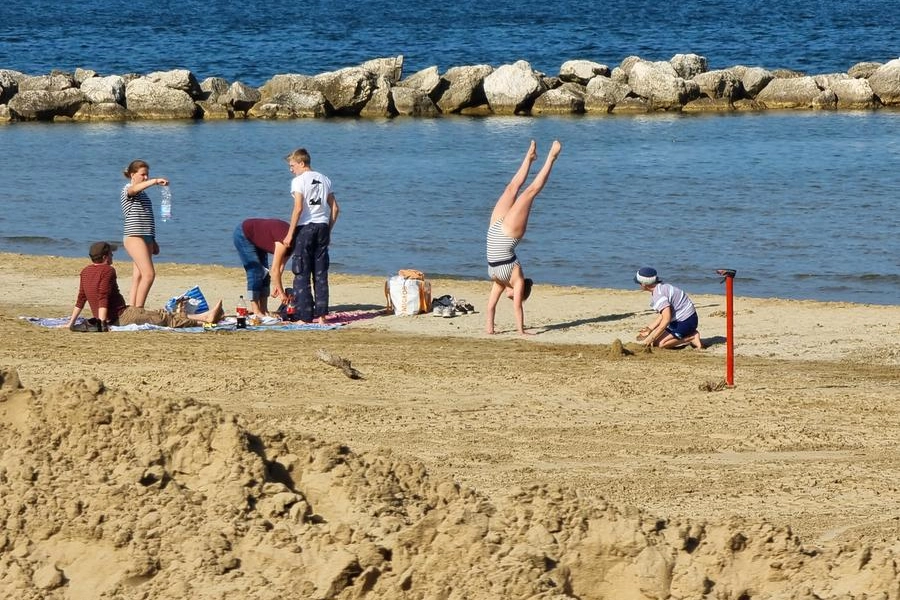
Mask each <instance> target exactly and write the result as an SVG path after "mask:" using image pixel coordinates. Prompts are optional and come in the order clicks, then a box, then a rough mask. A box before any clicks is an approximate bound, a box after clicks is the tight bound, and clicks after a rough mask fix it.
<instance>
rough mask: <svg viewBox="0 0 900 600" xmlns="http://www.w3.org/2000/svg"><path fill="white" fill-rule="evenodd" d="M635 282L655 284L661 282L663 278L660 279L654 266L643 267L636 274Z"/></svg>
mask: <svg viewBox="0 0 900 600" xmlns="http://www.w3.org/2000/svg"><path fill="white" fill-rule="evenodd" d="M634 282H635V283H639V284H641V285H655V284H657V283H661V282H662V280H660V278H659V276H658V275H657V274H656V269H654V268H652V267H641V268H640V269H639V270H638V272H637V273H635V274H634Z"/></svg>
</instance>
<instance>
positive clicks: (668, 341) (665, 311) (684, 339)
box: [634, 267, 703, 349]
mask: <svg viewBox="0 0 900 600" xmlns="http://www.w3.org/2000/svg"><path fill="white" fill-rule="evenodd" d="M634 282H635V283H637V284H638V285H640V286H641V289H642V290H644V291H646V292H650V307H651V308H653V310H655V311H656V312H657V313H659V315H658V316H657V317H656V319H655V320H654V321H653V322H652V323H651V324H650V325H647V326H646V327H643V328H641V330H640V332H639V333H638V336H637V339H638V341H639V342H643V343H644V344H646V345H647V346H654V345H655V346H659V347H660V348H679V347H681V346H686V345H688V344H690V345H691V346H693V347H694V348H701V349H702V348H703V341H702V340H701V339H700V332H699V331H697V325H698V323H699V319H698V317H697V310H696V308H694V303H693V301H691V299H690V298H689V297H688V295H687V294H685V293H684V291H683V290H681V289H679V288H677V287H675V286H674V285H672V284H669V283H663V282H662V280H661V279H660V278H659V276H657V274H656V269H651V268H650V267H643V268H641V269H640V270H639V271H638V272H637V273H636V274H635V276H634Z"/></svg>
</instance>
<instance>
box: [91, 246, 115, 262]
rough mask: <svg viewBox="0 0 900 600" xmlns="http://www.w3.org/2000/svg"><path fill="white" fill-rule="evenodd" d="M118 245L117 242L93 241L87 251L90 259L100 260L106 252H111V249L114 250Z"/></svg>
mask: <svg viewBox="0 0 900 600" xmlns="http://www.w3.org/2000/svg"><path fill="white" fill-rule="evenodd" d="M118 247H119V246H118V244H111V243H109V242H94V243H93V244H91V250H90V252H88V255H89V256H90V257H91V260H100V259H101V258H103V257H104V256H106V255H107V254H112V252H113V250H116V249H117V248H118Z"/></svg>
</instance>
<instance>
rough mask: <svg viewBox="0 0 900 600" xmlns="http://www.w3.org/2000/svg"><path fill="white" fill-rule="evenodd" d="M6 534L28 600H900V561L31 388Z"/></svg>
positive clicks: (9, 393) (13, 464)
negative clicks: (487, 490) (451, 475)
mask: <svg viewBox="0 0 900 600" xmlns="http://www.w3.org/2000/svg"><path fill="white" fill-rule="evenodd" d="M0 523H3V524H4V526H3V528H2V531H0V592H2V594H0V595H2V596H3V597H16V598H21V599H38V598H40V599H56V598H59V599H62V598H71V599H82V598H84V599H88V598H91V599H95V598H123V599H131V598H135V599H137V598H141V599H147V598H179V599H182V598H195V599H196V598H200V599H203V598H221V599H230V598H234V599H242V600H244V599H256V598H271V599H275V598H288V597H290V598H319V599H325V598H341V599H350V598H371V599H398V598H400V599H403V598H441V599H447V600H450V599H462V598H469V599H480V598H485V599H487V598H492V599H493V598H500V599H503V598H541V599H551V598H569V597H577V598H580V599H582V600H591V599H600V598H618V599H645V598H647V599H649V598H655V599H662V598H670V597H675V598H698V599H699V598H723V599H724V598H734V599H750V598H757V597H759V598H785V599H787V598H798V599H799V598H804V599H806V598H838V597H841V598H847V597H855V598H859V597H869V598H874V597H877V598H886V599H897V598H900V583H898V579H900V577H898V566H897V565H898V559H900V544H894V545H893V546H886V547H878V548H873V547H860V548H849V547H846V546H845V547H835V548H810V547H805V546H804V545H803V544H802V543H801V542H800V541H799V540H798V539H797V538H796V537H795V536H794V535H792V533H791V532H790V531H789V530H785V529H778V528H775V527H772V526H770V525H768V524H766V523H755V524H752V523H746V522H729V523H720V524H711V523H673V522H667V521H664V520H660V519H656V518H654V517H652V516H650V515H648V514H645V513H640V512H637V513H628V514H626V513H623V512H622V511H619V510H617V509H616V508H615V507H613V506H610V505H608V504H606V503H604V502H603V501H602V500H598V499H594V498H581V497H579V495H578V494H577V492H575V491H574V490H570V489H562V488H556V487H551V486H536V487H533V488H530V489H524V490H521V489H520V490H513V491H511V492H510V494H509V495H508V496H507V497H505V498H501V499H488V498H486V497H484V496H483V495H480V494H478V493H477V492H475V491H473V490H469V489H463V488H460V487H459V486H458V485H457V484H455V483H454V482H452V481H449V480H443V481H437V480H435V479H433V478H431V477H429V475H428V473H427V471H426V469H425V468H424V466H423V465H422V464H419V463H416V462H411V461H408V460H402V459H398V458H396V457H394V456H392V455H391V453H390V452H388V451H383V452H378V453H371V454H363V455H359V454H355V453H354V452H352V451H351V450H350V449H348V448H347V447H345V446H343V445H341V444H335V443H330V442H325V441H320V440H317V439H315V438H313V437H304V438H302V439H301V438H288V437H287V436H285V435H283V434H281V433H279V432H253V431H251V430H250V428H249V427H248V426H247V425H245V424H243V423H241V422H240V420H239V419H237V418H236V417H234V416H232V415H229V414H227V413H225V412H224V411H222V410H221V409H219V408H217V407H214V406H210V405H205V404H201V403H198V402H195V401H193V400H191V399H162V398H153V397H138V396H133V395H130V394H127V393H124V392H120V391H117V390H111V389H107V388H106V387H105V386H104V385H103V384H102V383H101V382H100V381H97V380H93V379H89V380H79V381H73V382H69V383H67V384H64V385H61V386H57V387H54V388H50V389H46V390H28V389H23V388H21V387H20V383H19V379H18V375H17V374H16V372H15V371H3V372H0ZM865 594H868V596H864V595H865Z"/></svg>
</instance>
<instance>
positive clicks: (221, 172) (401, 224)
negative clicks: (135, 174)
mask: <svg viewBox="0 0 900 600" xmlns="http://www.w3.org/2000/svg"><path fill="white" fill-rule="evenodd" d="M531 139H536V140H537V141H538V152H539V159H538V161H537V163H536V164H535V167H534V168H533V170H532V171H533V172H536V170H537V168H538V166H539V165H540V164H541V162H542V161H543V159H544V156H545V152H546V150H547V149H548V147H549V144H550V141H551V140H553V139H559V140H561V141H562V143H563V151H562V155H561V156H560V158H559V160H558V161H557V163H556V166H555V167H554V169H553V173H552V175H551V177H550V181H549V183H548V184H547V186H546V188H545V189H544V191H543V192H542V193H541V195H540V196H539V197H538V199H537V201H536V203H535V205H534V209H533V212H532V216H531V220H530V222H529V226H528V232H527V234H526V237H525V240H524V241H523V242H522V243H521V244H520V246H519V250H518V254H519V256H520V258H521V260H522V264H523V266H524V268H525V272H526V274H527V275H528V276H530V277H532V278H534V279H535V280H536V281H538V282H544V283H554V284H561V285H584V286H591V287H612V288H631V287H633V284H632V281H631V278H632V275H633V273H634V271H636V270H637V269H638V268H639V267H641V266H644V265H650V266H654V267H656V268H657V269H658V270H659V271H660V273H661V274H662V275H663V276H664V277H665V278H666V279H669V280H671V281H673V282H676V283H678V284H681V285H682V286H684V287H685V288H687V289H689V290H691V291H694V292H697V293H700V292H710V293H718V292H721V290H722V287H721V285H720V280H719V278H718V277H716V276H715V273H714V272H715V270H716V269H720V268H731V269H736V270H737V276H738V278H737V279H736V282H735V289H736V293H738V294H742V295H749V296H777V297H785V298H813V299H822V300H848V301H855V302H872V303H884V304H893V303H896V302H897V301H898V298H900V293H898V292H900V262H898V261H900V258H898V257H900V242H898V239H897V224H898V218H897V216H896V214H897V204H898V198H900V180H898V173H900V112H894V111H880V112H861V113H821V112H815V113H813V112H810V113H776V114H769V113H764V114H752V115H751V114H738V115H728V116H723V115H705V116H696V115H648V116H641V117H599V118H596V117H567V118H557V117H541V118H521V117H489V118H483V119H469V118H450V117H448V118H440V119H431V120H416V119H396V120H381V121H370V120H328V121H325V120H298V121H279V122H270V121H240V122H215V123H206V122H201V123H145V122H140V123H134V122H132V123H121V124H78V125H65V124H37V123H31V124H17V125H14V126H9V127H3V128H0V141H2V142H3V143H4V145H7V147H14V148H16V151H15V152H12V153H10V154H9V155H8V156H7V157H6V158H5V159H4V161H3V163H2V165H0V170H2V180H3V181H4V190H3V192H2V195H3V201H2V203H3V208H4V210H2V211H0V249H2V250H3V251H13V252H25V253H37V254H59V255H64V256H83V255H84V253H85V248H86V247H87V246H88V245H89V243H90V242H92V241H94V240H96V239H109V240H116V239H119V238H120V237H121V234H122V215H121V209H120V206H119V201H118V197H119V192H120V190H121V187H122V185H124V183H125V181H124V179H123V176H122V174H121V172H122V170H123V169H124V167H125V165H127V164H128V163H129V162H130V161H131V160H133V159H135V158H144V159H145V160H147V161H148V162H149V163H150V168H151V176H152V177H154V176H155V177H164V178H167V179H169V180H170V182H172V184H173V185H177V186H178V187H179V190H180V193H179V197H180V201H179V218H178V219H175V220H172V221H169V222H168V223H166V227H164V228H163V227H158V228H157V234H158V238H159V245H160V248H161V251H160V255H159V256H158V258H157V260H159V261H173V262H190V263H215V264H224V265H231V266H238V265H239V261H238V256H237V253H236V252H235V250H234V248H233V247H232V244H231V232H232V230H233V229H234V227H235V225H236V224H237V223H239V222H240V221H241V220H243V219H245V218H249V217H276V218H282V219H285V220H287V219H289V218H290V214H291V209H292V206H293V201H292V199H291V196H290V193H289V189H290V179H291V177H292V175H291V173H290V171H289V169H288V165H287V162H286V161H285V159H284V157H285V156H286V155H287V154H288V152H290V151H291V150H293V149H294V148H296V147H300V146H303V147H306V148H307V149H309V151H310V153H311V155H312V165H313V167H314V168H316V169H318V170H320V171H322V172H323V173H325V174H327V175H329V176H330V177H331V179H332V181H333V182H334V190H335V194H336V197H337V198H338V201H339V204H340V207H341V215H340V217H339V220H338V223H337V225H336V226H335V229H334V232H333V235H332V247H331V257H332V270H334V271H336V272H345V273H355V274H374V275H386V274H390V273H392V272H395V271H396V270H397V269H400V268H416V269H419V270H422V271H424V272H426V273H429V274H431V275H437V274H446V275H454V276H459V277H466V278H486V273H487V267H486V263H485V232H486V230H487V227H488V223H487V221H488V218H489V216H490V213H491V209H492V208H493V204H494V202H495V201H496V199H497V197H498V195H499V194H500V193H501V192H502V190H503V187H504V186H505V185H506V183H507V182H508V181H509V179H510V178H511V176H512V174H513V173H514V172H515V170H516V169H517V167H518V166H519V164H520V163H521V160H522V157H523V155H524V152H525V149H526V148H527V146H528V142H529V140H531ZM48 165H52V168H46V167H47V166H48ZM61 190H62V192H63V193H61ZM153 192H154V190H153V188H151V190H150V193H151V197H152V199H153V201H154V203H155V204H157V205H158V203H159V200H160V198H159V196H158V195H154V193H153Z"/></svg>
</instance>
